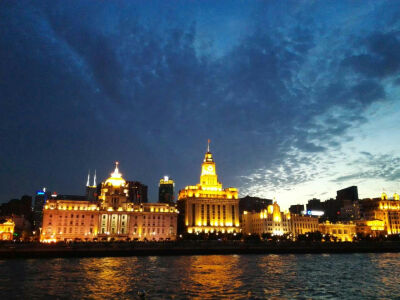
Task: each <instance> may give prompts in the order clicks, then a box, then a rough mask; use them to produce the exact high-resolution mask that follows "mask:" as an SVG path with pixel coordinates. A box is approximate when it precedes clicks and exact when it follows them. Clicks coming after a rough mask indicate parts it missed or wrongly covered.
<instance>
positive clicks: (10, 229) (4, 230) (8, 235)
mask: <svg viewBox="0 0 400 300" xmlns="http://www.w3.org/2000/svg"><path fill="white" fill-rule="evenodd" d="M14 226H15V224H14V222H13V220H11V219H2V220H0V241H12V239H13V234H14Z"/></svg>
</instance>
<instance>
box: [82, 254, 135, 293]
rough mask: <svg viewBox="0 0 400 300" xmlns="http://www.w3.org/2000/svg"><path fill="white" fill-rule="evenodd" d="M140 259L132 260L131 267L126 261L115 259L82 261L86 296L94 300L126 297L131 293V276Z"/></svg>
mask: <svg viewBox="0 0 400 300" xmlns="http://www.w3.org/2000/svg"><path fill="white" fill-rule="evenodd" d="M137 262H138V258H136V257H134V258H131V260H130V263H129V266H127V265H126V260H125V259H121V258H115V257H108V258H99V259H88V260H82V261H81V263H80V265H81V266H82V272H83V273H84V274H82V277H84V278H85V281H86V286H85V289H86V291H85V294H88V295H90V296H91V298H93V299H104V297H105V296H110V295H114V296H118V295H126V294H129V293H130V292H131V284H130V281H131V280H135V279H137V278H138V276H134V277H133V278H132V277H131V276H130V275H131V273H132V268H134V267H135V264H137Z"/></svg>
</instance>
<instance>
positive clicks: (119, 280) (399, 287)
mask: <svg viewBox="0 0 400 300" xmlns="http://www.w3.org/2000/svg"><path fill="white" fill-rule="evenodd" d="M143 295H144V296H143ZM38 298H51V299H140V298H145V299H188V298H197V299H216V298H231V299H265V298H275V299H282V298H283V299H290V298H302V299H329V298H333V299H337V298H342V299H361V298H362V299H400V254H398V253H397V254H321V255H317V254H305V255H209V256H170V257H158V256H152V257H116V258H115V257H113V258H80V259H62V258H58V259H48V260H46V259H27V260H0V299H38Z"/></svg>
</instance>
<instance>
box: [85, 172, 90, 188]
mask: <svg viewBox="0 0 400 300" xmlns="http://www.w3.org/2000/svg"><path fill="white" fill-rule="evenodd" d="M89 185H90V169H89V171H88V174H87V182H86V186H89Z"/></svg>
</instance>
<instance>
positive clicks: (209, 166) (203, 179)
mask: <svg viewBox="0 0 400 300" xmlns="http://www.w3.org/2000/svg"><path fill="white" fill-rule="evenodd" d="M200 184H201V186H202V187H203V189H210V188H211V189H219V190H221V189H222V184H221V183H220V182H218V175H217V172H216V170H215V162H214V159H213V157H212V153H211V152H210V140H209V141H208V147H207V152H206V155H205V156H204V160H203V164H202V165H201V175H200Z"/></svg>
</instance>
